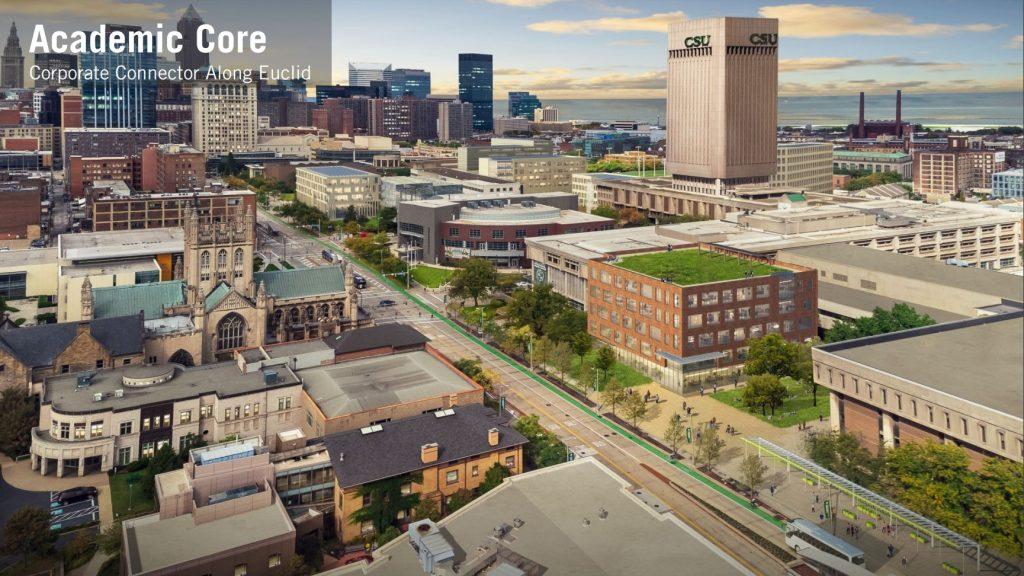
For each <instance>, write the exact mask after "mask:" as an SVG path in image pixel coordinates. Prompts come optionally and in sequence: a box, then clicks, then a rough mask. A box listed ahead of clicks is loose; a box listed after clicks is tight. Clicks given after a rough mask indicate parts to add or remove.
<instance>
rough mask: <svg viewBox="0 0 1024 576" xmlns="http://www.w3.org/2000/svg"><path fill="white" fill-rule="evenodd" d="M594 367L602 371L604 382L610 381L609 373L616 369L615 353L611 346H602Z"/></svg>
mask: <svg viewBox="0 0 1024 576" xmlns="http://www.w3.org/2000/svg"><path fill="white" fill-rule="evenodd" d="M594 366H595V367H597V369H598V370H600V371H601V376H603V377H604V381H605V382H607V381H608V371H609V370H611V369H612V368H614V367H615V351H614V350H612V349H611V347H610V346H601V348H600V349H598V351H597V357H596V358H595V359H594Z"/></svg>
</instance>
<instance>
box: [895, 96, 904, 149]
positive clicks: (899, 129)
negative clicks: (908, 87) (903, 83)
mask: <svg viewBox="0 0 1024 576" xmlns="http://www.w3.org/2000/svg"><path fill="white" fill-rule="evenodd" d="M902 113H903V90H897V91H896V137H897V138H902V137H903V120H902V119H901V118H902Z"/></svg>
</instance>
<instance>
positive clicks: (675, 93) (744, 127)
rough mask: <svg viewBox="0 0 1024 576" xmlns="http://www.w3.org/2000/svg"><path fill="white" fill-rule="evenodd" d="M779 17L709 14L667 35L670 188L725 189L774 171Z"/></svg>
mask: <svg viewBox="0 0 1024 576" xmlns="http://www.w3.org/2000/svg"><path fill="white" fill-rule="evenodd" d="M778 31H779V21H778V20H776V19H774V18H708V19H704V20H686V21H681V22H675V23H672V24H671V25H670V26H669V36H668V110H667V120H668V153H667V157H666V162H665V167H666V168H667V170H668V171H669V172H671V173H672V178H673V180H672V187H673V188H675V189H677V190H681V191H687V192H697V193H707V194H725V193H727V190H729V189H732V188H734V187H736V186H738V185H741V184H755V185H756V184H764V185H765V186H766V187H767V185H768V180H769V179H770V178H771V176H772V174H774V173H775V159H776V157H775V154H776V151H775V134H776V104H777V102H776V100H777V95H778V78H779V56H778V38H779V36H778Z"/></svg>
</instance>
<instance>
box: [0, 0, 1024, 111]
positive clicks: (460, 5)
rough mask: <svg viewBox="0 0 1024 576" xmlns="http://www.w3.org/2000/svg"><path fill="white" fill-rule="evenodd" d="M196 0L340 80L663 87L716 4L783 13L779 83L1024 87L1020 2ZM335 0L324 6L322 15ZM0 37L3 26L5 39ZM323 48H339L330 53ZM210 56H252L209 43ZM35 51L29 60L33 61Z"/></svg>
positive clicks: (28, 6)
mask: <svg viewBox="0 0 1024 576" xmlns="http://www.w3.org/2000/svg"><path fill="white" fill-rule="evenodd" d="M835 2H836V3H789V4H786V3H783V2H782V0H762V1H753V0H692V1H688V0H687V1H680V0H675V1H669V0H382V1H374V0H369V1H368V0H291V1H287V2H281V1H280V0H195V6H196V8H197V9H198V10H199V12H200V14H201V15H202V16H203V18H204V19H205V20H206V21H207V22H208V23H211V24H213V25H215V26H216V27H217V28H218V29H240V30H253V29H264V30H265V31H266V32H267V34H268V37H269V40H270V45H271V47H272V52H273V54H272V55H270V54H268V55H264V56H263V57H261V58H259V59H258V60H256V62H253V61H252V60H253V59H252V58H250V60H249V62H248V63H264V62H268V63H272V64H275V65H288V64H302V63H309V62H312V63H313V64H314V65H315V67H319V68H323V69H324V70H325V71H324V73H323V74H322V75H323V76H326V74H327V72H326V70H327V69H330V70H331V74H332V75H333V81H334V82H337V83H345V82H346V81H347V75H348V74H347V68H348V62H350V61H355V62H385V63H391V64H392V65H394V66H395V67H396V68H399V67H401V68H424V69H427V70H429V71H430V72H431V74H432V81H433V92H434V93H437V94H454V93H456V92H457V85H458V77H457V68H458V54H459V52H484V53H490V54H493V55H494V67H495V79H494V80H495V82H494V83H495V98H496V99H499V100H500V99H504V98H505V94H506V92H508V91H510V90H529V91H531V92H534V93H535V94H537V95H538V96H540V97H541V98H542V99H544V98H547V99H560V98H660V97H664V95H665V88H664V86H665V67H666V47H667V35H666V32H665V30H666V26H667V23H669V22H672V21H676V20H681V19H684V18H705V17H712V16H765V17H774V18H778V19H779V20H780V32H779V46H780V48H779V51H780V56H779V58H780V60H779V92H780V94H782V95H784V96H792V95H823V94H828V95H841V94H855V93H856V92H859V91H861V90H864V91H866V92H868V93H892V92H893V91H894V90H896V89H898V88H901V89H904V90H906V91H908V92H914V93H927V92H993V91H999V92H1017V93H1021V92H1024V2H1021V1H1020V0H973V1H965V0H957V1H954V0H900V1H899V2H893V1H891V0H890V1H887V2H857V3H853V2H845V1H844V0H835ZM187 5H188V0H160V1H150V0H0V35H3V37H4V38H6V31H7V28H8V27H9V25H10V24H9V22H10V20H14V21H16V22H18V24H19V31H20V36H21V42H22V46H23V47H24V48H25V49H26V51H27V48H28V44H29V41H30V37H31V30H32V26H33V25H34V24H35V23H42V24H45V25H47V26H48V27H50V28H62V29H64V30H76V29H91V28H94V27H95V26H96V25H98V24H99V23H103V22H115V23H122V24H140V25H142V26H144V27H147V28H152V27H153V26H155V23H156V22H163V23H164V26H165V29H166V28H173V26H174V23H175V22H176V21H177V19H178V17H179V16H180V14H181V13H182V12H183V11H184V9H185V7H186V6H187ZM328 10H330V12H331V14H330V16H328V15H327V13H328ZM0 41H2V40H0ZM328 59H330V62H328ZM213 62H214V63H215V64H217V63H223V64H226V65H239V64H242V63H246V62H245V61H244V60H243V59H241V58H239V57H228V56H220V55H214V58H213ZM28 64H30V61H29V62H27V65H28Z"/></svg>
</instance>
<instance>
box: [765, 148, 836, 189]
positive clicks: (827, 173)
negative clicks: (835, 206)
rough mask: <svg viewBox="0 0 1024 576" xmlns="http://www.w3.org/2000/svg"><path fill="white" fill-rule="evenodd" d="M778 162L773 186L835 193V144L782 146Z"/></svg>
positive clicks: (779, 149)
mask: <svg viewBox="0 0 1024 576" xmlns="http://www.w3.org/2000/svg"><path fill="white" fill-rule="evenodd" d="M776 149H777V150H778V160H777V161H776V167H775V174H774V175H772V177H771V180H770V185H771V186H777V187H783V188H794V189H798V190H801V191H803V192H813V193H817V194H828V193H830V192H832V144H831V143H829V142H789V143H784V144H778V145H777V146H776Z"/></svg>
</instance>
